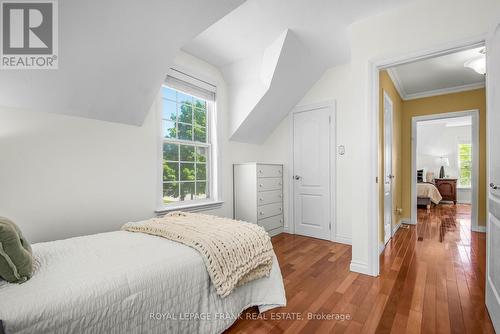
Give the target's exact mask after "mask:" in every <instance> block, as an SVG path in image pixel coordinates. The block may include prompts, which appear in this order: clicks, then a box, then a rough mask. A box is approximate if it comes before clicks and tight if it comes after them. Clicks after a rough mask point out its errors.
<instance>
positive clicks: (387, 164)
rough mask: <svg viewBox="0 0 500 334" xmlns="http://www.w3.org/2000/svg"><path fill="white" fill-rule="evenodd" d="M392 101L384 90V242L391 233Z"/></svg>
mask: <svg viewBox="0 0 500 334" xmlns="http://www.w3.org/2000/svg"><path fill="white" fill-rule="evenodd" d="M393 178H394V176H393V175H392V101H391V98H390V97H389V96H388V95H387V94H386V93H385V92H384V243H387V242H388V241H389V239H390V238H391V235H392V179H393Z"/></svg>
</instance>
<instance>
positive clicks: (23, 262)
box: [0, 217, 33, 283]
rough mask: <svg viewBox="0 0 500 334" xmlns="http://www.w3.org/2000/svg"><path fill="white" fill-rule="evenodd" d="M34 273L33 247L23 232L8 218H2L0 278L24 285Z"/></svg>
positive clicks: (0, 227) (0, 218) (0, 225)
mask: <svg viewBox="0 0 500 334" xmlns="http://www.w3.org/2000/svg"><path fill="white" fill-rule="evenodd" d="M32 273H33V257H32V256H31V246H30V244H29V242H28V241H27V240H26V239H25V238H24V237H23V235H22V233H21V231H20V230H19V228H18V227H17V225H16V224H14V223H13V222H12V221H10V220H9V219H7V218H3V217H0V278H3V279H4V280H6V281H7V282H10V283H23V282H26V281H27V280H28V279H30V278H31V275H32Z"/></svg>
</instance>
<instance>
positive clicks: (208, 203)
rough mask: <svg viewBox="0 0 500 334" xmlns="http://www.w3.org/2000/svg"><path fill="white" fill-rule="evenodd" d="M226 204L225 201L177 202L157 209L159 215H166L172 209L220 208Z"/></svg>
mask: <svg viewBox="0 0 500 334" xmlns="http://www.w3.org/2000/svg"><path fill="white" fill-rule="evenodd" d="M222 204H224V202H223V201H200V202H195V203H185V204H175V205H170V206H164V207H162V208H160V209H158V210H156V211H155V213H156V215H157V216H160V215H164V214H166V213H169V212H172V211H187V212H197V211H205V210H213V209H218V208H220V207H221V206H222Z"/></svg>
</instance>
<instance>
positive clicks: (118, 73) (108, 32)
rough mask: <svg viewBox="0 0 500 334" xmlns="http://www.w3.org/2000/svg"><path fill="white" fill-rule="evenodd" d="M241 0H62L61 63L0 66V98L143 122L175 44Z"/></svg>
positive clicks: (25, 105)
mask: <svg viewBox="0 0 500 334" xmlns="http://www.w3.org/2000/svg"><path fill="white" fill-rule="evenodd" d="M243 2H244V0H182V1H174V0H147V1H123V0H106V1H102V0H101V1H99V0H85V1H82V0H64V1H59V2H58V3H59V8H58V10H59V15H58V16H59V69H57V70H4V71H1V73H0V106H3V107H13V108H22V109H29V110H35V111H47V112H54V113H60V114H68V115H75V116H82V117H88V118H95V119H99V120H105V121H112V122H119V123H126V124H132V125H141V124H142V122H143V121H144V118H145V116H146V113H147V112H148V110H149V109H150V107H151V104H152V102H153V100H154V97H155V96H156V94H157V92H158V89H159V87H160V85H161V83H162V81H163V79H164V76H165V74H166V73H167V71H168V69H169V67H170V66H171V64H172V62H173V59H174V57H175V55H176V53H177V52H178V50H179V49H180V47H181V46H182V45H184V44H186V43H187V42H188V41H190V40H191V39H193V38H194V37H195V36H196V35H198V34H199V33H200V32H202V31H203V30H205V29H206V28H207V27H208V26H210V25H211V24H213V23H214V22H216V21H217V20H219V19H220V18H222V17H223V16H224V15H226V14H227V13H229V12H230V11H231V10H233V9H234V8H236V7H237V6H239V5H240V4H241V3H243Z"/></svg>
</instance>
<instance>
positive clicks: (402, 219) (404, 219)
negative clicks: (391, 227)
mask: <svg viewBox="0 0 500 334" xmlns="http://www.w3.org/2000/svg"><path fill="white" fill-rule="evenodd" d="M399 222H400V224H399V225H400V227H401V224H405V225H415V224H414V223H413V222H412V221H411V218H401V219H400V220H399Z"/></svg>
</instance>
